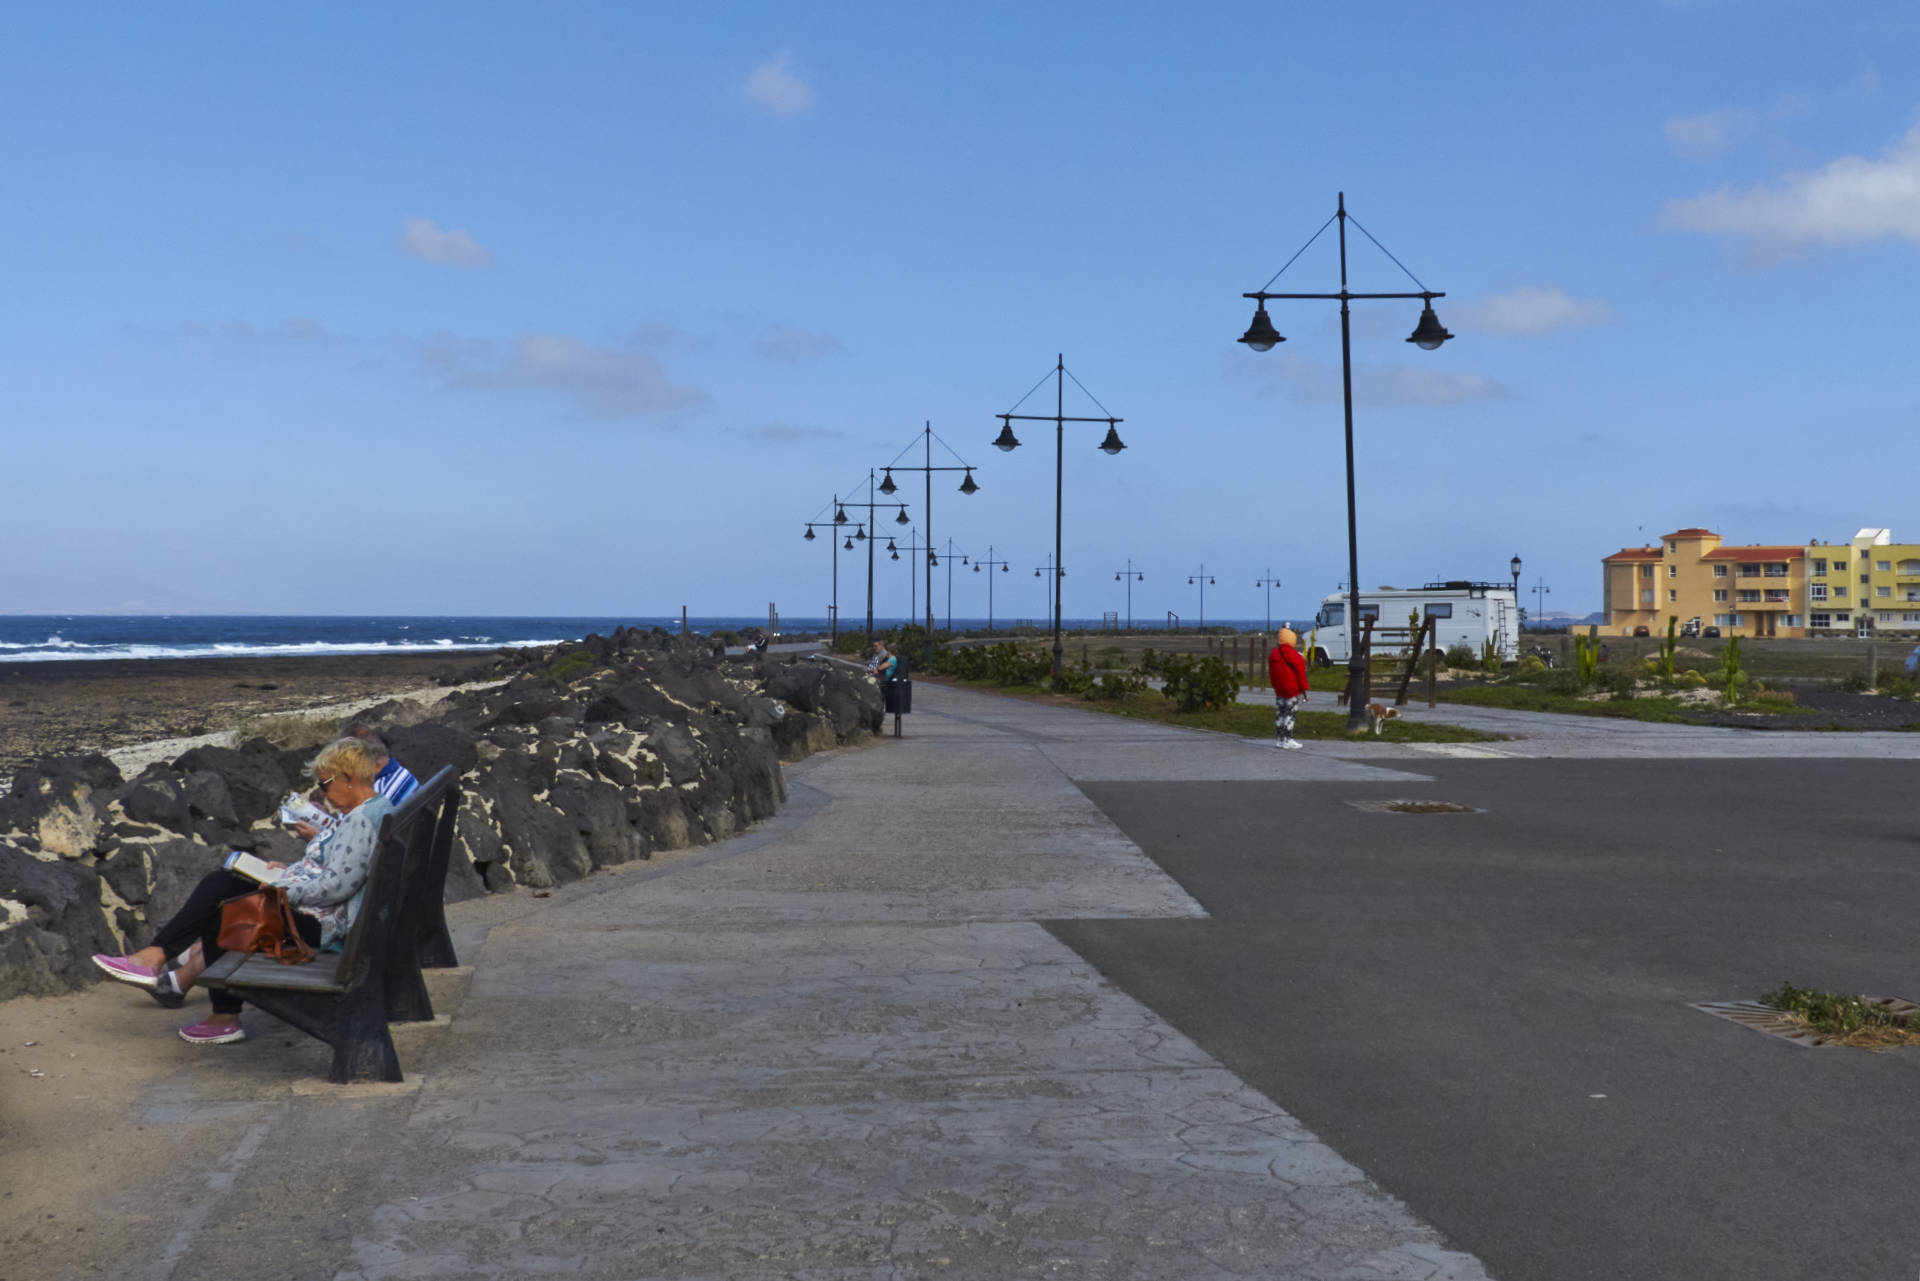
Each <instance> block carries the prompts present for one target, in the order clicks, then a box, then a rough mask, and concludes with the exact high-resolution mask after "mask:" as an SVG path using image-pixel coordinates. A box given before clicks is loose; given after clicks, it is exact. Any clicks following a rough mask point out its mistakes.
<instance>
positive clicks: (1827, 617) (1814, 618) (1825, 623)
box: [1807, 614, 1833, 627]
mask: <svg viewBox="0 0 1920 1281" xmlns="http://www.w3.org/2000/svg"><path fill="white" fill-rule="evenodd" d="M1807 626H1809V627H1832V626H1833V615H1831V614H1808V615H1807Z"/></svg>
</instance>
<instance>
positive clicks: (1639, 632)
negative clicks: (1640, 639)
mask: <svg viewBox="0 0 1920 1281" xmlns="http://www.w3.org/2000/svg"><path fill="white" fill-rule="evenodd" d="M1633 634H1634V635H1635V636H1651V635H1653V628H1651V627H1648V626H1647V625H1646V624H1645V623H1642V624H1640V626H1638V627H1636V628H1634V629H1633Z"/></svg>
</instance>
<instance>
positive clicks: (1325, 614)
mask: <svg viewBox="0 0 1920 1281" xmlns="http://www.w3.org/2000/svg"><path fill="white" fill-rule="evenodd" d="M1346 621H1347V607H1346V606H1345V605H1322V606H1321V607H1320V620H1319V626H1321V627H1338V626H1340V625H1341V624H1342V623H1344V622H1346Z"/></svg>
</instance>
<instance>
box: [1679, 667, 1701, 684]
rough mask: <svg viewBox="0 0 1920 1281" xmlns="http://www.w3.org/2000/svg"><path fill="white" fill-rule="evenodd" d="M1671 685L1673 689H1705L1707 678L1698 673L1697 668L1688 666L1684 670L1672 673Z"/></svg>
mask: <svg viewBox="0 0 1920 1281" xmlns="http://www.w3.org/2000/svg"><path fill="white" fill-rule="evenodd" d="M1673 687H1674V688H1675V689H1705V688H1706V687H1707V678H1706V677H1704V676H1702V675H1701V674H1700V670H1699V669H1698V668H1695V667H1689V668H1687V669H1686V670H1685V671H1682V672H1678V673H1676V674H1675V675H1674V678H1673Z"/></svg>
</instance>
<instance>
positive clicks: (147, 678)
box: [0, 650, 498, 778]
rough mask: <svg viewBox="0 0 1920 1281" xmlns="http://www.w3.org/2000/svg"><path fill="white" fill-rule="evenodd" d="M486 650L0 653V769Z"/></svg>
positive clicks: (392, 684) (466, 670)
mask: <svg viewBox="0 0 1920 1281" xmlns="http://www.w3.org/2000/svg"><path fill="white" fill-rule="evenodd" d="M497 656H498V654H497V651H494V650H473V651H458V652H454V653H411V654H378V655H364V654H337V655H320V656H313V657H292V658H288V657H268V658H191V659H127V660H107V661H85V662H66V663H63V662H39V663H0V778H4V777H6V776H8V775H11V774H12V773H13V772H14V770H15V769H16V768H17V767H18V766H19V765H20V764H21V763H22V762H23V761H26V760H30V759H32V758H33V757H35V756H42V755H46V754H49V753H62V752H78V751H104V750H108V749H111V748H116V747H125V746H129V745H131V744H135V743H145V742H150V741H153V740H156V739H170V738H180V737H186V736H190V735H197V734H208V733H213V732H216V731H219V730H226V729H232V728H233V727H235V726H237V725H240V724H243V723H244V722H246V721H247V720H249V719H251V718H253V717H256V716H265V715H270V714H273V713H279V712H297V711H302V710H305V709H307V708H311V707H321V706H330V705H333V704H338V703H350V702H366V701H372V700H377V699H382V698H388V697H392V696H393V695H396V694H401V693H406V692H408V691H410V690H417V689H421V688H423V687H431V686H434V685H437V684H440V683H442V682H448V683H453V682H460V681H467V680H472V679H474V678H475V676H476V674H477V673H479V672H480V670H481V669H483V668H485V667H486V666H487V665H489V664H490V663H492V662H493V661H494V660H495V658H496V657H497Z"/></svg>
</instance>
